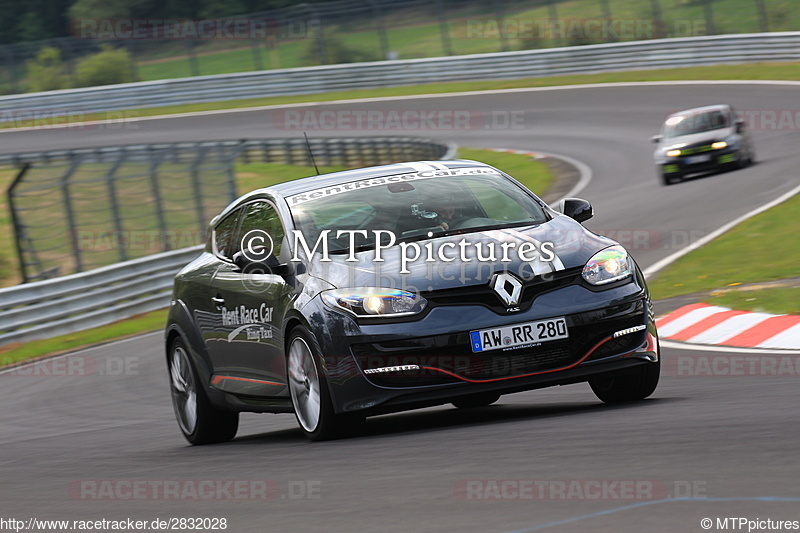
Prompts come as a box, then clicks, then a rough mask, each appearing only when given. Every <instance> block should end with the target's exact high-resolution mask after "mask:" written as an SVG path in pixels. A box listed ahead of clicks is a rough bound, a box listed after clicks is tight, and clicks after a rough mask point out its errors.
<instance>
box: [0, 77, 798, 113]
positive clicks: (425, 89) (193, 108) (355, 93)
mask: <svg viewBox="0 0 800 533" xmlns="http://www.w3.org/2000/svg"><path fill="white" fill-rule="evenodd" d="M798 67H800V63H753V64H747V65H736V66H735V67H732V66H730V65H719V66H713V67H688V68H676V69H663V70H634V71H628V72H608V73H601V74H580V75H571V76H553V77H545V78H526V79H520V80H488V81H473V82H449V83H429V84H423V85H412V86H407V87H386V88H381V89H360V90H352V91H338V92H331V93H319V94H303V95H293V96H271V97H266V98H251V99H245V100H228V101H224V102H206V103H201V104H186V105H174V106H164V107H150V108H143V109H133V110H128V111H109V112H106V113H93V114H89V115H80V114H76V115H75V116H69V117H60V118H59V119H57V120H58V123H59V124H69V123H77V122H84V121H92V120H117V121H124V120H126V119H132V118H140V117H151V116H159V115H174V114H178V113H194V112H198V111H211V110H225V109H239V108H244V107H260V106H268V105H286V104H299V103H307V102H332V101H336V100H351V99H356V98H375V97H388V96H409V95H424V94H441V93H451V92H465V91H486V90H496V89H518V88H529V87H555V86H562V85H586V84H591V83H620V82H641V81H676V80H688V81H691V80H788V81H800V68H798ZM53 120H56V119H50V118H44V119H41V120H39V121H22V122H14V121H11V122H5V123H2V124H0V128H14V127H42V128H46V127H52V121H53ZM76 127H77V126H76Z"/></svg>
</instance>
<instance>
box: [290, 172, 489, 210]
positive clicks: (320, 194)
mask: <svg viewBox="0 0 800 533" xmlns="http://www.w3.org/2000/svg"><path fill="white" fill-rule="evenodd" d="M478 174H491V175H495V176H499V175H500V172H499V171H497V170H495V169H493V168H454V169H449V170H426V171H423V172H412V173H408V174H396V175H393V176H382V177H380V178H370V179H366V180H360V181H351V182H348V183H342V184H341V185H331V186H329V187H321V188H319V189H314V190H313V191H308V192H303V193H299V194H293V195H292V196H287V197H286V200H287V201H288V202H289V205H290V206H292V207H294V206H296V205H300V204H302V203H305V202H309V201H311V200H317V199H319V198H326V197H328V196H333V195H335V194H342V193H345V192H350V191H355V190H358V189H368V188H370V187H379V186H381V185H387V184H389V183H397V182H403V181H414V180H424V179H431V178H443V177H449V176H475V175H478Z"/></svg>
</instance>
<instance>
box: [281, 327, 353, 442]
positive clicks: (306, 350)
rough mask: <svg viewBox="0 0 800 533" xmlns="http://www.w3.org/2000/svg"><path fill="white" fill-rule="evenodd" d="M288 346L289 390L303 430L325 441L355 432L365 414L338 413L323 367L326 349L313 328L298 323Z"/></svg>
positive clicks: (314, 437)
mask: <svg viewBox="0 0 800 533" xmlns="http://www.w3.org/2000/svg"><path fill="white" fill-rule="evenodd" d="M287 346H288V350H287V352H288V353H287V369H288V378H289V392H290V394H291V397H292V406H293V407H294V414H295V417H296V418H297V423H298V424H299V425H300V429H301V430H302V431H303V434H304V435H305V436H306V437H307V438H308V439H310V440H312V441H321V440H328V439H332V438H336V437H340V436H343V435H346V434H349V433H352V432H353V431H355V430H356V429H358V428H359V427H360V426H362V425H363V423H364V420H365V419H364V417H363V416H361V415H358V414H354V413H347V414H340V415H337V414H336V413H334V410H333V402H332V401H331V395H330V389H329V388H328V381H327V378H326V377H325V374H324V372H323V371H322V363H321V361H322V358H321V355H320V354H321V353H322V350H321V349H320V347H319V344H318V343H317V341H316V339H315V338H314V336H313V335H312V334H311V332H310V331H308V329H306V328H305V327H303V326H297V327H296V328H295V329H293V330H292V332H291V334H290V335H289V343H288V345H287Z"/></svg>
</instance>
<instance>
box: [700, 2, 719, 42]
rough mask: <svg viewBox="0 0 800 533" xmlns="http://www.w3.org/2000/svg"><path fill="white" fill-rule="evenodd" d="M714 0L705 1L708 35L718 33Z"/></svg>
mask: <svg viewBox="0 0 800 533" xmlns="http://www.w3.org/2000/svg"><path fill="white" fill-rule="evenodd" d="M713 2H714V0H705V1H704V2H703V12H704V13H705V16H706V33H707V34H708V35H715V34H716V33H717V30H716V28H714V6H713Z"/></svg>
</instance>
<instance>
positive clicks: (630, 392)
mask: <svg viewBox="0 0 800 533" xmlns="http://www.w3.org/2000/svg"><path fill="white" fill-rule="evenodd" d="M660 376H661V359H659V360H658V361H657V362H655V363H646V364H643V365H640V366H638V367H636V368H635V369H634V371H633V372H632V373H630V374H623V375H618V376H612V377H598V378H596V379H591V380H589V386H590V387H591V388H592V391H593V392H594V393H595V395H596V396H597V397H598V398H599V399H600V400H601V401H603V402H605V403H622V402H635V401H638V400H643V399H645V398H647V397H648V396H650V395H651V394H653V392H654V391H655V390H656V387H657V386H658V379H659V377H660Z"/></svg>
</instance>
